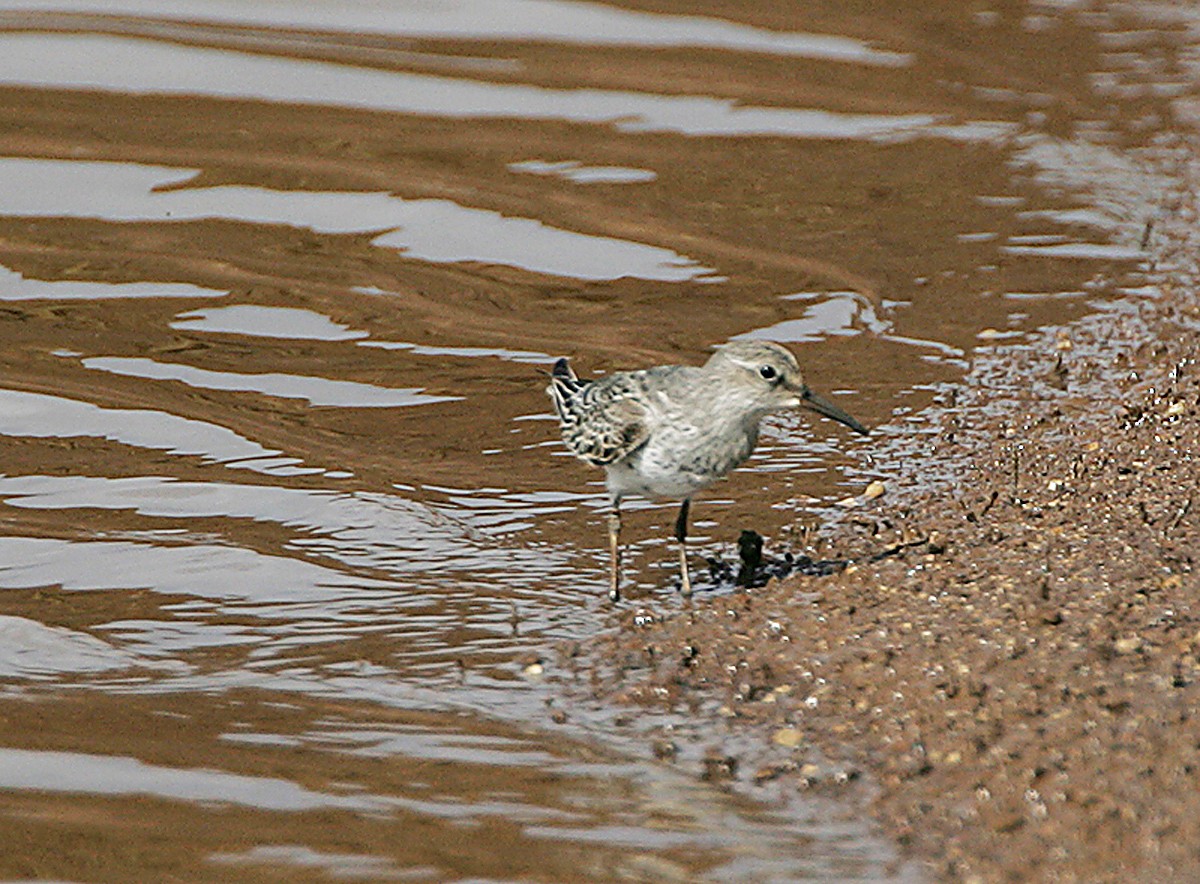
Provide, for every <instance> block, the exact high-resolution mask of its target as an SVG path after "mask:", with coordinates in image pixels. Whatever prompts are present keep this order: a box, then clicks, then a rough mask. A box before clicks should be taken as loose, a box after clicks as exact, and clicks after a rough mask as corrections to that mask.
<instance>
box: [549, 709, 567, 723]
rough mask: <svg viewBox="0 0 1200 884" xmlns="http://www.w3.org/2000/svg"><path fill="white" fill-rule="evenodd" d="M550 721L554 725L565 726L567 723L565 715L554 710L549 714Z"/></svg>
mask: <svg viewBox="0 0 1200 884" xmlns="http://www.w3.org/2000/svg"><path fill="white" fill-rule="evenodd" d="M550 720H551V721H553V722H554V723H555V724H566V723H567V713H565V712H563V711H562V710H561V709H555V710H554V711H553V712H551V713H550Z"/></svg>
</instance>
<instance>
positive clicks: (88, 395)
mask: <svg viewBox="0 0 1200 884" xmlns="http://www.w3.org/2000/svg"><path fill="white" fill-rule="evenodd" d="M898 6H899V7H901V8H897V9H893V10H886V11H882V12H878V13H875V14H873V15H871V16H859V15H856V14H851V13H848V12H845V11H842V10H841V8H840V7H836V6H835V7H831V8H829V9H825V8H823V7H818V6H814V7H811V8H807V9H797V10H792V11H791V12H786V13H785V12H780V11H779V10H778V9H777V8H776V5H774V4H754V3H751V4H744V3H742V4H730V3H719V2H713V3H707V4H703V5H702V6H701V7H696V6H695V5H694V4H672V3H669V2H664V3H657V4H652V3H629V4H627V8H621V7H619V6H615V5H602V4H586V3H570V2H565V0H509V2H499V0H474V2H467V0H462V2H455V3H439V4H426V3H408V2H401V0H396V2H391V3H385V4H379V3H365V2H361V3H351V4H345V3H339V4H336V5H335V4H331V3H329V4H327V3H285V2H267V0H263V2H255V3H229V2H221V0H198V2H190V3H186V4H172V10H171V11H170V12H163V11H162V10H161V9H160V8H159V7H160V4H151V3H139V2H127V3H115V4H110V3H101V2H94V3H88V2H70V0H68V2H65V3H54V4H49V3H46V4H42V3H38V2H32V0H31V2H7V3H3V4H0V106H2V108H3V113H2V114H0V193H3V197H2V198H0V320H2V321H3V325H2V326H0V327H2V329H3V331H2V332H0V365H2V366H3V382H2V383H0V450H2V452H3V455H2V459H0V464H3V466H2V467H0V470H2V475H0V502H2V505H0V519H2V521H0V589H2V590H3V592H2V593H0V645H2V649H0V677H2V678H3V685H4V690H3V693H2V694H0V834H2V835H3V837H4V840H5V842H6V843H8V844H19V845H21V847H20V849H17V850H8V851H5V852H4V855H3V856H0V874H4V875H6V876H9V877H30V878H32V877H54V878H60V879H70V880H113V879H118V878H128V877H130V876H131V875H132V876H134V877H139V878H160V877H167V876H176V877H180V878H184V879H187V880H209V879H211V880H222V879H227V878H228V876H229V875H230V874H234V872H231V869H235V870H236V874H237V875H238V876H239V878H244V879H245V880H280V879H283V878H285V877H286V878H296V877H297V876H299V877H301V878H304V879H310V878H311V879H314V880H324V879H345V878H350V879H363V880H367V879H372V880H374V879H378V880H389V879H394V880H468V879H469V880H480V881H483V880H554V881H568V880H603V881H610V880H655V881H659V880H695V879H709V880H728V881H792V880H801V879H806V878H813V879H819V880H842V879H845V878H849V877H860V878H868V879H880V878H890V877H896V876H904V875H910V874H911V872H909V871H906V870H905V869H904V868H903V867H902V866H900V865H899V864H898V863H897V862H896V856H897V854H896V850H895V849H894V848H893V846H892V845H890V844H888V843H886V842H885V841H884V840H883V839H881V838H880V837H879V836H878V835H877V834H875V832H874V830H873V828H872V827H871V826H870V824H868V823H867V822H866V821H863V820H860V819H856V818H855V817H854V816H853V815H848V814H847V812H846V811H845V810H844V809H842V808H838V807H835V806H831V805H830V804H828V803H825V802H818V801H816V800H815V799H814V800H812V801H808V800H805V801H793V802H791V803H789V804H786V805H782V806H776V805H771V806H767V805H765V804H757V803H754V802H750V801H746V800H743V799H741V798H736V797H733V796H731V795H730V794H728V793H727V792H725V791H723V790H721V789H720V788H718V787H716V786H713V785H710V784H707V783H703V782H700V781H698V780H697V779H696V778H695V777H694V776H693V772H692V771H690V770H689V769H688V767H687V765H681V766H680V768H678V769H677V768H673V767H670V766H665V765H661V764H659V763H657V762H654V761H652V760H650V757H649V755H650V753H649V752H648V750H647V749H646V748H645V747H644V746H643V745H641V744H640V743H639V742H637V741H636V740H631V739H630V738H626V737H616V736H613V735H612V733H611V732H610V728H609V727H608V725H607V723H608V722H609V721H610V719H611V715H612V713H611V711H610V710H605V709H603V708H590V707H589V708H586V709H574V708H573V709H572V710H571V713H570V715H569V716H568V718H567V720H566V721H561V720H560V721H558V723H555V721H554V720H552V719H551V717H550V715H549V712H550V709H551V708H558V707H559V706H560V705H561V704H562V699H561V698H562V695H563V691H564V689H565V688H570V689H573V690H578V689H579V687H578V685H585V684H586V679H587V673H586V670H582V669H576V668H573V665H572V664H570V663H569V662H566V661H569V657H567V656H564V655H562V654H560V653H558V652H559V651H560V650H561V649H562V648H563V646H564V645H565V644H569V643H570V642H572V641H574V640H577V639H579V638H581V637H586V636H588V635H593V634H595V633H596V632H597V631H598V630H601V629H604V628H610V627H611V621H610V620H609V619H608V615H609V606H608V603H607V602H606V600H605V599H604V598H603V595H604V593H603V589H604V580H605V575H604V558H603V550H602V547H603V545H604V533H603V527H602V522H601V519H600V517H599V510H600V509H601V508H602V506H603V505H604V495H603V490H602V487H601V486H600V483H599V477H598V475H596V474H594V473H591V472H588V471H587V470H586V469H585V468H584V467H583V466H582V465H581V464H579V463H578V462H576V461H574V460H573V459H572V458H570V457H568V456H567V455H566V454H565V452H564V451H563V450H562V448H561V446H560V445H559V444H558V443H557V442H556V441H555V432H554V426H553V423H552V422H551V420H550V417H549V413H548V412H549V407H548V402H547V400H546V399H545V396H544V394H543V392H542V388H543V386H544V380H543V376H542V375H541V374H540V373H539V368H542V367H544V366H545V365H546V364H548V363H550V362H551V361H552V360H553V359H554V358H556V357H557V356H559V355H570V356H571V357H573V359H574V361H575V365H576V367H577V368H578V370H579V371H580V372H581V373H582V374H585V375H586V374H590V373H592V372H596V371H611V370H614V369H619V368H625V367H634V366H638V365H644V364H649V363H654V362H663V361H689V362H698V361H701V360H703V359H704V358H705V354H706V353H707V352H708V350H709V348H710V347H711V346H712V345H713V344H716V343H720V342H722V341H725V340H729V339H733V338H739V337H750V338H770V339H774V340H780V341H784V342H788V343H790V344H792V346H794V347H795V348H796V349H797V351H798V352H799V353H800V354H801V358H802V362H803V364H804V366H805V369H806V374H807V376H808V379H809V380H810V382H811V383H812V385H813V386H814V388H816V389H818V390H821V391H822V392H825V393H827V394H828V395H830V396H832V397H833V398H835V399H836V400H837V401H838V403H839V404H840V405H842V406H843V407H845V408H846V409H847V410H848V411H850V412H851V413H852V414H854V415H855V416H856V417H859V418H860V419H862V420H863V421H864V422H865V423H867V424H869V425H871V426H875V427H878V430H877V432H876V433H875V434H874V437H873V438H871V439H866V440H863V439H858V438H850V436H849V434H848V433H846V432H843V430H842V428H840V427H837V426H834V425H831V424H829V423H828V422H819V423H812V422H810V421H808V420H806V419H804V418H802V417H781V418H779V419H777V420H775V421H773V422H772V423H771V424H770V426H769V427H768V428H767V429H766V430H765V432H764V438H763V444H762V445H761V447H760V450H759V452H758V453H757V454H756V456H755V458H754V459H753V460H752V462H751V464H750V465H749V466H748V468H747V469H745V470H743V471H741V472H739V473H738V474H736V475H735V476H734V477H732V478H731V479H730V481H729V482H727V483H725V484H723V485H720V486H718V487H717V488H715V489H714V490H713V492H712V493H711V494H709V495H708V496H707V497H705V498H704V499H702V500H701V501H699V502H698V506H697V507H696V508H695V510H694V514H695V518H696V523H695V547H696V557H697V560H699V559H700V557H702V556H710V557H719V558H723V559H725V560H726V561H731V560H732V559H733V558H734V556H735V546H734V540H735V539H736V537H737V535H738V532H739V531H740V530H741V529H742V528H754V529H755V530H758V531H759V532H761V533H762V534H764V535H766V536H767V538H768V549H769V550H774V551H775V552H783V551H785V550H786V549H789V548H790V547H789V546H788V542H789V541H788V539H787V538H788V536H789V535H788V533H787V529H788V528H789V527H790V526H792V525H794V524H795V523H796V522H797V521H798V520H801V521H809V520H812V519H813V518H815V517H817V516H820V515H822V514H824V513H826V512H827V508H828V505H829V504H830V503H831V502H832V501H835V500H838V499H840V498H844V497H846V496H848V495H850V494H854V493H856V492H858V491H860V490H861V489H862V487H863V485H864V484H865V483H866V482H867V481H868V480H869V479H871V478H874V477H880V478H883V479H885V480H886V479H887V478H888V477H889V475H890V472H889V463H888V458H889V456H890V452H891V451H893V450H895V449H894V448H893V447H891V446H892V444H893V442H894V441H896V440H901V441H905V442H906V443H910V442H911V439H912V438H913V437H914V436H919V433H920V432H921V428H922V422H921V418H920V413H921V410H922V409H923V408H924V407H926V406H927V405H928V404H929V403H930V402H931V401H932V399H933V397H934V395H935V392H936V391H937V389H938V385H939V384H942V383H944V382H947V381H952V380H953V379H954V378H956V377H958V376H959V375H960V374H961V372H962V371H963V370H964V368H965V366H966V365H967V363H968V360H969V359H970V355H971V353H972V352H973V350H974V349H975V348H976V347H978V346H1004V345H1007V344H1009V343H1012V342H1016V343H1019V342H1020V341H1021V340H1022V338H1023V336H1024V334H1025V332H1027V331H1028V330H1030V329H1033V328H1036V327H1039V326H1042V325H1045V324H1049V323H1061V322H1065V321H1069V320H1070V319H1072V318H1074V317H1077V316H1080V315H1082V314H1083V313H1085V312H1086V311H1088V310H1090V309H1094V308H1095V307H1096V306H1098V305H1102V304H1103V303H1105V302H1106V300H1108V299H1111V298H1114V297H1119V296H1123V295H1127V294H1129V293H1130V292H1131V291H1133V290H1136V291H1137V292H1138V293H1139V294H1138V296H1142V297H1152V296H1153V293H1154V284H1155V277H1154V273H1153V268H1152V267H1150V266H1149V265H1148V264H1147V263H1146V262H1145V261H1144V257H1143V252H1144V248H1145V237H1146V236H1147V235H1152V233H1153V226H1152V224H1149V225H1148V222H1152V221H1153V218H1154V217H1155V213H1156V212H1157V211H1158V210H1159V209H1160V208H1161V207H1162V206H1163V205H1165V204H1167V203H1169V200H1170V197H1171V193H1172V191H1173V188H1174V187H1175V186H1176V185H1177V182H1174V181H1173V180H1172V178H1171V176H1170V170H1169V169H1158V168H1153V167H1148V166H1147V165H1146V164H1144V163H1141V162H1139V161H1137V160H1136V159H1133V158H1132V157H1133V154H1132V153H1131V152H1132V151H1133V150H1135V149H1136V148H1138V147H1140V146H1142V145H1146V144H1150V143H1153V142H1155V141H1156V140H1158V141H1160V142H1163V143H1166V139H1168V138H1169V136H1170V133H1171V130H1172V126H1173V125H1174V122H1173V116H1172V115H1173V114H1174V113H1176V112H1178V111H1179V110H1181V109H1182V108H1184V107H1185V104H1184V103H1185V102H1186V101H1187V100H1189V98H1190V93H1191V91H1192V86H1191V82H1192V80H1191V79H1190V74H1189V72H1188V70H1187V68H1186V65H1185V64H1184V59H1185V56H1184V53H1183V49H1185V48H1186V47H1187V46H1188V45H1189V44H1190V43H1191V42H1193V41H1194V37H1195V34H1196V33H1197V29H1196V27H1195V25H1194V23H1192V22H1190V21H1189V20H1188V19H1187V18H1185V17H1181V16H1180V15H1178V14H1176V15H1175V17H1174V18H1171V17H1170V16H1169V15H1168V13H1170V12H1171V10H1169V9H1154V8H1150V7H1144V6H1132V5H1113V6H1112V7H1111V8H1109V7H1106V8H1103V9H1101V8H1097V9H1080V10H1073V9H1071V8H1059V5H1054V4H1050V5H1044V6H1043V5H1039V4H1028V5H1027V4H1015V5H1014V4H1010V5H1007V6H1005V7H1004V8H1003V10H998V11H995V12H992V11H989V10H983V9H977V10H971V9H966V8H962V4H957V3H941V4H938V3H935V4H932V5H930V4H923V5H921V7H920V11H917V10H916V9H915V8H914V9H908V8H907V7H908V6H910V4H898ZM928 480H929V481H936V480H937V477H936V476H929V477H928ZM673 516H674V513H673V510H672V509H671V508H670V507H660V506H652V505H636V504H635V505H634V506H632V507H631V515H630V518H629V520H628V524H629V528H628V535H629V539H630V552H631V556H630V560H631V570H630V573H629V575H628V577H629V580H630V582H631V586H630V590H631V592H630V595H631V596H632V598H633V600H634V603H638V602H641V603H646V604H661V605H673V604H677V603H678V602H677V600H676V597H675V585H674V572H673V567H674V566H673V564H672V562H673V554H672V553H671V551H670V549H669V548H668V546H667V544H666V538H667V536H668V529H669V525H670V523H671V521H672V519H673ZM698 577H699V578H700V579H699V589H700V590H701V591H702V592H705V591H724V589H726V587H721V586H713V584H712V583H711V582H710V581H706V580H705V579H704V575H703V574H700V575H698ZM580 666H583V664H580ZM577 683H578V684H577ZM682 712H683V711H682V710H681V713H682ZM559 718H560V719H561V716H559ZM672 723H673V722H672V721H671V720H670V717H669V716H667V717H665V718H664V719H663V720H662V721H661V722H655V723H650V724H647V726H646V728H644V729H643V730H645V729H648V728H651V727H658V726H666V725H667V724H672ZM674 723H676V724H678V725H679V726H680V729H681V730H680V732H681V733H682V732H683V728H684V725H685V724H686V716H685V715H683V716H682V717H681V718H679V720H678V721H677V722H674ZM681 739H683V737H681ZM689 739H691V738H689ZM695 742H696V745H697V747H699V748H702V742H703V741H702V738H700V737H695ZM695 751H698V748H697V749H696V750H695ZM695 751H693V752H692V754H693V755H694V754H695ZM686 755H687V753H685V756H686ZM63 845H67V847H66V848H64V846H63Z"/></svg>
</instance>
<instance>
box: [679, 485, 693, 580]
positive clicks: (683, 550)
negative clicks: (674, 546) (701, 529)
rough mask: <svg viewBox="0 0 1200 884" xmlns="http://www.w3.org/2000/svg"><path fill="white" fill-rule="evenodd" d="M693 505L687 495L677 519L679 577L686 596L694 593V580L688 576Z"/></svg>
mask: <svg viewBox="0 0 1200 884" xmlns="http://www.w3.org/2000/svg"><path fill="white" fill-rule="evenodd" d="M691 507H692V499H691V498H690V497H685V498H684V499H683V503H681V504H680V505H679V517H678V518H676V519H675V539H676V540H678V541H679V577H680V579H681V580H682V581H683V585H682V591H683V594H684V595H685V596H690V595H691V594H692V581H691V578H690V577H688V564H687V522H688V510H690V509H691Z"/></svg>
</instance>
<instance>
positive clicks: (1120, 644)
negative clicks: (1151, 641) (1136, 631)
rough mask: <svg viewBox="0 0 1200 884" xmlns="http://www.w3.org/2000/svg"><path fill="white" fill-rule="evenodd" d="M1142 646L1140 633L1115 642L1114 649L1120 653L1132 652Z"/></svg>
mask: <svg viewBox="0 0 1200 884" xmlns="http://www.w3.org/2000/svg"><path fill="white" fill-rule="evenodd" d="M1141 646H1142V637H1141V636H1140V635H1130V636H1126V637H1125V638H1119V639H1117V640H1116V641H1115V642H1113V650H1114V651H1116V652H1117V653H1118V654H1132V653H1134V652H1135V651H1137V650H1138V649H1139V648H1141Z"/></svg>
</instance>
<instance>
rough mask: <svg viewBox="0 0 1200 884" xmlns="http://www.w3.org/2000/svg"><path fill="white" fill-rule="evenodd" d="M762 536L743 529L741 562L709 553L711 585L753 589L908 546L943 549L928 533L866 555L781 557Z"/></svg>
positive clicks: (880, 556)
mask: <svg viewBox="0 0 1200 884" xmlns="http://www.w3.org/2000/svg"><path fill="white" fill-rule="evenodd" d="M763 545H764V541H763V536H762V535H761V534H759V533H758V532H757V531H751V530H748V529H747V530H744V531H742V533H741V536H739V537H738V562H737V563H736V564H733V563H730V562H727V561H725V560H724V559H721V558H717V557H716V556H710V557H709V558H708V560H707V561H708V573H709V580H710V581H711V582H712V584H713V585H712V589H713V590H716V591H721V590H728V589H732V588H734V587H742V588H745V589H754V588H757V587H762V586H766V585H767V584H768V583H769V582H771V581H772V580H782V579H784V578H785V577H791V576H792V575H794V574H799V575H802V576H805V577H828V576H830V575H831V574H837V573H838V572H840V571H843V570H845V569H846V567H847V566H848V565H850V564H852V563H855V562H861V561H867V562H878V561H881V560H883V559H886V558H889V557H891V556H894V555H897V554H899V553H900V552H901V551H903V550H905V549H909V548H911V547H916V546H924V547H926V548H927V550H928V551H930V552H940V551H941V550H940V549H939V548H938V547H937V546H936V545H935V543H934V541H933V540H931V539H930V538H928V537H923V538H921V539H920V540H916V541H909V542H905V543H899V544H895V545H893V546H889V547H887V548H886V549H883V550H880V551H879V552H876V553H873V554H871V555H869V556H866V557H865V558H862V557H859V558H845V559H814V558H812V557H811V556H807V555H804V554H803V553H791V552H786V553H784V554H783V556H782V557H777V556H768V555H764V554H763Z"/></svg>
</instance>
